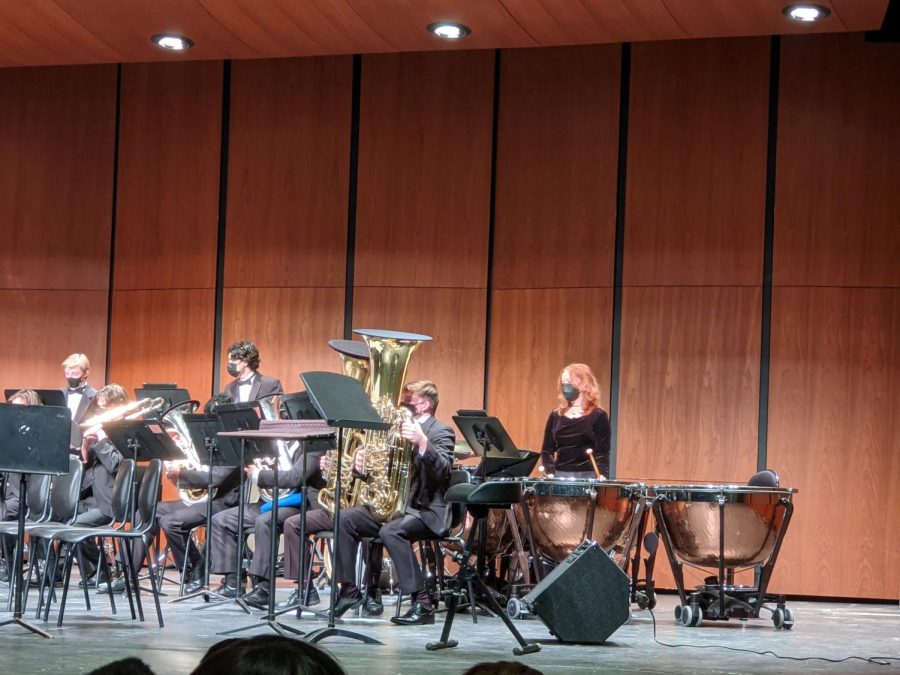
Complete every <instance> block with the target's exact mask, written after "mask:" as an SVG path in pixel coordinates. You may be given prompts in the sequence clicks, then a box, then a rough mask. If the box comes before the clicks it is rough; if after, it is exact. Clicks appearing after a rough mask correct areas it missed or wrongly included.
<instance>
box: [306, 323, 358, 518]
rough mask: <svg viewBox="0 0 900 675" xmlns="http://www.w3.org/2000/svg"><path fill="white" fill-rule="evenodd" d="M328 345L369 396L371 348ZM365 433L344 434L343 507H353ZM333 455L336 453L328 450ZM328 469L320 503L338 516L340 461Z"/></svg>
mask: <svg viewBox="0 0 900 675" xmlns="http://www.w3.org/2000/svg"><path fill="white" fill-rule="evenodd" d="M328 346H329V347H331V348H332V349H334V350H335V351H336V352H337V353H338V355H339V356H340V357H341V370H342V371H343V373H344V375H347V376H348V377H352V378H354V379H355V380H357V381H359V383H360V384H361V385H362V388H363V389H364V390H365V392H366V394H368V393H369V348H368V347H367V346H366V345H365V343H363V342H359V341H357V340H329V341H328ZM363 437H364V436H363V432H361V431H359V430H358V429H357V430H354V431H352V432H351V433H348V434H346V435H344V437H343V446H342V447H341V457H342V461H341V508H342V509H346V508H349V507H350V497H351V489H352V483H353V456H354V454H356V449H357V448H359V447H360V444H361V443H362V441H363ZM328 452H329V454H332V451H331V450H329V451H328ZM333 460H334V457H333V456H332V462H331V464H330V465H329V467H328V471H327V472H326V474H325V476H324V478H325V487H324V488H322V489H321V490H319V497H318V499H319V504H320V505H321V506H322V508H323V509H325V510H326V511H329V512H330V513H334V493H335V489H334V488H335V484H336V483H337V481H338V475H337V462H335V461H333Z"/></svg>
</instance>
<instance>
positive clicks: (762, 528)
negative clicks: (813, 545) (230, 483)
mask: <svg viewBox="0 0 900 675" xmlns="http://www.w3.org/2000/svg"><path fill="white" fill-rule="evenodd" d="M652 489H653V491H654V492H655V494H656V498H655V502H654V511H655V513H656V514H657V517H658V518H660V517H661V518H662V520H663V524H664V525H665V528H666V530H667V531H668V533H669V537H670V538H671V542H672V548H673V549H674V553H675V555H676V556H677V557H678V558H679V559H681V560H683V561H684V562H686V563H689V564H692V565H697V566H700V567H717V566H718V565H719V562H720V557H721V559H722V560H724V566H725V567H750V566H753V565H757V564H760V563H762V562H764V561H766V560H767V559H768V558H769V556H770V555H771V554H772V549H773V547H774V546H775V541H776V539H777V537H778V533H779V532H780V530H781V527H782V525H783V522H784V516H785V509H784V508H779V505H780V504H787V503H789V502H790V501H791V498H792V495H793V493H794V492H796V490H794V489H792V488H772V487H751V486H747V485H655V486H653V488H652ZM720 504H721V505H722V506H723V507H724V508H723V509H722V513H723V514H724V519H725V527H724V555H722V556H720V552H719V551H720V541H719V534H720V524H719V512H720Z"/></svg>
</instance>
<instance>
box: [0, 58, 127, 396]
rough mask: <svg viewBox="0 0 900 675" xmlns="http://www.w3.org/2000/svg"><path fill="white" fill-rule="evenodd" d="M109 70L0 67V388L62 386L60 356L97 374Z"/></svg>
mask: <svg viewBox="0 0 900 675" xmlns="http://www.w3.org/2000/svg"><path fill="white" fill-rule="evenodd" d="M115 100H116V68H115V66H80V67H75V68H41V69H0V166H2V167H3V169H2V170H0V195H3V196H2V198H0V232H2V237H3V249H2V253H0V316H2V317H3V321H2V327H0V339H2V340H3V343H4V344H5V345H7V366H6V368H5V369H4V370H5V375H6V376H5V378H4V382H3V383H2V386H3V387H4V388H20V387H47V388H51V387H60V386H65V380H64V379H63V377H62V369H61V367H60V363H61V362H62V360H63V359H64V358H65V357H66V356H68V355H69V354H71V353H73V352H81V353H84V354H87V355H88V358H89V359H90V360H91V374H90V381H91V382H92V383H93V384H102V383H103V381H104V379H105V371H106V325H107V316H108V307H107V304H108V295H109V294H108V289H109V265H110V229H111V225H112V217H111V214H112V204H113V196H112V192H113V191H112V175H113V154H114V147H115V115H116V110H115Z"/></svg>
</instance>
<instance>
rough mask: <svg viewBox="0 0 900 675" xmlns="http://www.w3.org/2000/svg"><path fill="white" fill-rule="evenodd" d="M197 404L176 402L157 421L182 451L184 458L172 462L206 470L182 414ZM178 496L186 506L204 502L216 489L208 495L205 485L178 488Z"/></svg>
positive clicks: (191, 468)
mask: <svg viewBox="0 0 900 675" xmlns="http://www.w3.org/2000/svg"><path fill="white" fill-rule="evenodd" d="M199 405H200V402H199V401H183V402H182V403H176V404H175V405H173V406H171V407H170V408H169V409H168V410H166V411H165V412H163V414H162V415H160V416H159V421H160V422H161V423H162V425H163V427H164V428H165V430H166V432H167V433H168V434H169V436H171V437H172V440H173V441H174V442H175V445H177V446H178V449H179V450H181V452H183V453H184V457H185V458H184V459H183V460H179V461H177V462H173V464H175V465H177V466H179V467H180V468H182V469H188V470H197V471H207V470H208V469H209V467H207V466H206V465H204V464H203V462H201V461H200V455H198V454H197V449H196V448H195V447H194V442H193V441H192V440H191V434H190V430H189V429H188V426H187V424H186V423H185V421H184V416H185V415H191V414H193V413H194V412H195V411H196V410H197V408H198V407H199ZM178 496H179V497H181V501H182V502H184V503H185V504H186V505H187V506H191V505H192V504H200V503H202V502H205V501H206V500H207V498H209V497H210V496H212V497H215V496H216V490H215V488H213V491H212V495H210V494H209V490H208V489H207V488H205V487H201V488H179V489H178Z"/></svg>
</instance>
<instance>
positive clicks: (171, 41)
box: [150, 33, 194, 52]
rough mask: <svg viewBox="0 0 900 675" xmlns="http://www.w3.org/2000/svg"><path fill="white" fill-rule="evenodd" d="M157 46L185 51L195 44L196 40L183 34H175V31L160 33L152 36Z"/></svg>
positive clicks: (175, 50) (174, 50)
mask: <svg viewBox="0 0 900 675" xmlns="http://www.w3.org/2000/svg"><path fill="white" fill-rule="evenodd" d="M150 40H151V41H152V42H154V43H155V44H156V46H157V47H160V48H162V49H169V50H171V51H173V52H183V51H184V50H185V49H190V48H191V47H193V46H194V41H193V40H191V39H190V38H186V37H184V36H183V35H175V34H174V33H159V34H157V35H154V36H153V37H152V38H150Z"/></svg>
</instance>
